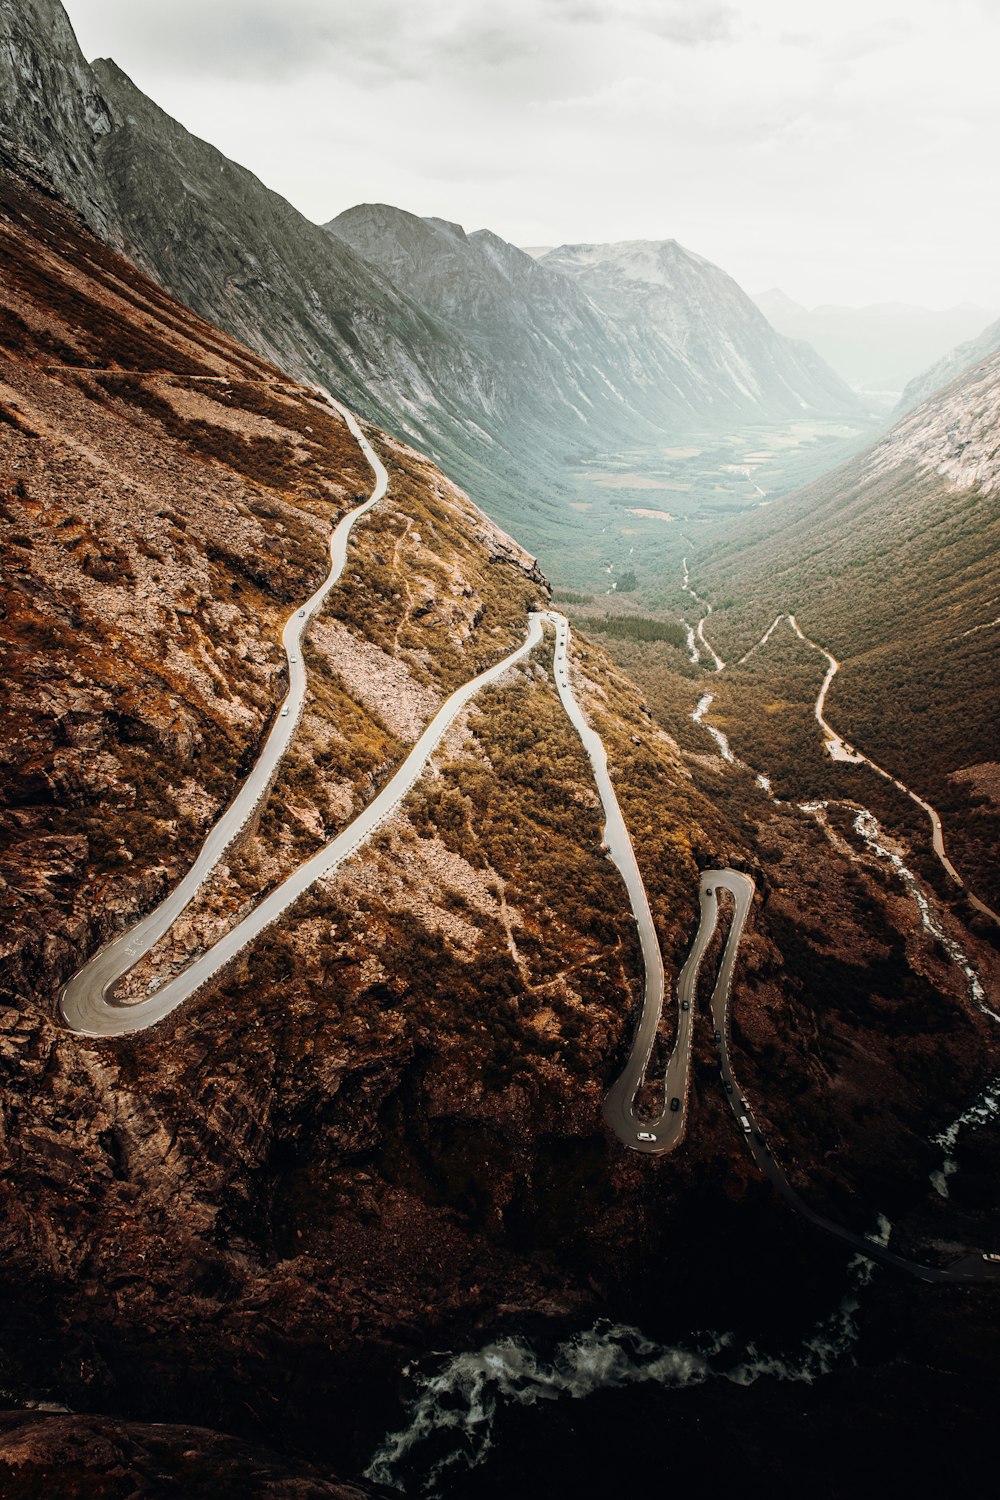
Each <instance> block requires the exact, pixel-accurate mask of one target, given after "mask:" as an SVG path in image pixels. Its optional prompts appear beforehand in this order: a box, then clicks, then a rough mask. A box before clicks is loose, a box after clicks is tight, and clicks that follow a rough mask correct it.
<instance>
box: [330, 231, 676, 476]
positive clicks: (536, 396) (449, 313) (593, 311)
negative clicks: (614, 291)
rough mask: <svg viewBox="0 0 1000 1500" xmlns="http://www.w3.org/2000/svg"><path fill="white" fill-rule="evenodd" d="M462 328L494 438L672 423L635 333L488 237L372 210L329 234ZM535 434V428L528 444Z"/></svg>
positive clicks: (556, 439)
mask: <svg viewBox="0 0 1000 1500" xmlns="http://www.w3.org/2000/svg"><path fill="white" fill-rule="evenodd" d="M327 228H328V230H329V231H330V232H331V234H333V235H335V236H337V238H339V239H343V240H345V241H346V242H347V243H348V244H349V245H350V246H351V248H352V249H353V250H355V251H356V252H357V253H358V255H360V256H362V257H364V259H365V260H367V261H368V262H369V263H370V264H371V265H373V266H375V267H376V268H377V270H378V271H379V272H381V273H382V274H383V275H384V276H386V277H387V278H388V279H389V280H390V281H392V282H393V283H394V284H395V285H397V286H405V287H406V288H407V290H408V291H409V293H410V294H411V295H412V296H413V297H414V298H415V299H416V300H417V301H418V302H419V303H420V305H421V306H422V307H424V308H426V309H427V310H428V312H430V313H431V314H432V316H434V317H435V318H437V319H440V320H441V321H442V322H444V323H447V324H448V325H449V326H450V327H451V328H452V329H454V330H455V331H456V333H457V335H458V338H459V340H460V342H461V344H462V346H463V347H464V348H468V349H471V350H474V351H475V353H476V354H477V355H478V356H479V357H481V358H482V359H483V360H484V362H486V363H488V365H489V367H490V369H491V370H492V372H493V375H494V380H495V396H496V402H495V408H494V412H493V416H492V422H493V429H494V431H497V430H499V431H500V432H502V433H503V432H509V434H510V438H509V441H508V444H507V445H508V446H512V445H513V443H514V442H515V441H516V439H515V435H514V433H515V431H516V433H517V434H518V435H520V436H522V437H523V439H524V440H525V441H526V442H528V443H529V444H530V447H531V449H532V451H536V452H537V451H539V450H541V451H543V452H544V451H545V449H546V447H548V448H549V449H550V450H555V451H557V452H558V451H559V450H560V448H561V450H562V454H563V456H564V457H566V458H568V457H569V455H570V454H571V453H573V452H574V450H576V451H579V447H580V444H581V442H583V441H587V442H588V443H609V442H613V441H615V440H616V435H617V439H618V440H621V439H622V438H624V437H625V436H627V435H630V436H631V437H632V439H633V440H639V439H641V438H646V439H647V440H648V439H650V438H651V437H653V436H654V434H655V431H656V428H655V426H654V425H653V424H655V423H656V422H658V421H659V420H661V419H662V415H663V414H662V411H661V410H658V409H657V408H658V402H657V400H656V399H655V397H651V395H650V390H649V387H648V385H647V384H645V383H644V381H643V379H642V372H641V366H640V361H639V360H638V359H637V357H636V354H635V351H634V349H633V348H632V346H631V344H630V342H629V340H628V338H627V337H626V335H625V333H623V332H622V330H620V329H619V328H618V327H617V326H616V324H615V323H614V322H613V320H612V319H611V318H609V317H608V316H607V315H606V314H605V313H603V312H602V311H601V309H600V308H598V307H597V306H595V304H594V303H593V302H592V301H591V299H590V298H589V297H588V296H587V294H586V293H585V292H584V291H583V290H582V288H580V287H579V286H578V285H577V284H576V282H574V281H573V280H571V279H570V278H568V277H566V276H562V275H560V274H559V273H558V272H555V271H552V270H550V269H549V268H548V267H547V266H546V265H542V264H539V263H538V262H537V261H535V260H533V259H532V258H531V257H530V256H529V255H527V254H525V252H524V251H522V250H518V249H517V248H516V247H515V246H514V245H510V244H508V243H507V242H506V241H505V240H502V239H500V238H499V236H497V235H495V234H493V233H492V232H491V231H490V230H487V229H480V230H477V231H476V232H475V233H473V234H466V232H465V230H464V229H463V228H462V227H461V225H458V224H449V223H447V222H446V221H445V220H442V219H427V218H424V219H421V218H417V217H416V216H415V215H414V214H409V213H406V212H404V211H403V210H402V209H398V208H391V207H388V206H387V205H385V204H362V205H359V206H358V207H356V208H351V209H348V210H347V211H346V212H345V213H342V214H340V215H338V217H337V218H336V219H333V220H331V222H330V223H329V224H328V225H327ZM529 429H531V432H530V436H529Z"/></svg>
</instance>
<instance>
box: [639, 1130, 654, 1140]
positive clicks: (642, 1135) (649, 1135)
mask: <svg viewBox="0 0 1000 1500" xmlns="http://www.w3.org/2000/svg"><path fill="white" fill-rule="evenodd" d="M636 1140H638V1141H655V1140H656V1136H655V1135H654V1134H653V1132H652V1131H651V1130H640V1131H638V1132H637V1134H636Z"/></svg>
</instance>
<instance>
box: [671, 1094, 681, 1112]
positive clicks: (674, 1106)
mask: <svg viewBox="0 0 1000 1500" xmlns="http://www.w3.org/2000/svg"><path fill="white" fill-rule="evenodd" d="M680 1107H681V1101H680V1100H679V1099H678V1097H677V1095H676V1094H675V1095H674V1097H673V1098H672V1099H671V1101H670V1108H671V1111H672V1112H673V1113H674V1114H676V1113H677V1111H678V1110H679V1109H680Z"/></svg>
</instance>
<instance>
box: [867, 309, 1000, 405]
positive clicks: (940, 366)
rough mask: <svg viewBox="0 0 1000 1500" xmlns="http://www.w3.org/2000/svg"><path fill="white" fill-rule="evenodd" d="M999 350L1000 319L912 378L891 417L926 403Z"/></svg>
mask: <svg viewBox="0 0 1000 1500" xmlns="http://www.w3.org/2000/svg"><path fill="white" fill-rule="evenodd" d="M998 349H1000V319H997V321H996V322H995V323H991V324H990V325H989V327H988V328H984V329H983V331H982V333H981V334H980V335H979V336H978V338H974V339H969V340H967V342H966V343H964V344H959V345H958V346H957V347H956V348H954V349H951V350H949V352H948V353H947V354H946V355H945V356H944V358H943V359H939V360H938V362H937V364H934V365H931V367H930V369H929V370H924V371H923V372H922V374H920V375H917V376H915V377H914V379H913V380H911V381H910V382H909V384H908V385H907V386H906V388H905V389H904V391H903V394H902V396H901V397H900V400H899V405H898V406H897V408H896V410H895V412H894V413H893V415H894V416H896V417H900V416H902V415H904V413H906V412H908V411H912V410H913V408H914V407H915V406H919V405H920V404H921V402H923V401H926V400H927V398H928V396H932V395H933V394H934V392H935V391H938V390H940V389H941V388H942V387H943V386H946V385H949V384H950V383H951V381H953V380H955V379H956V378H957V377H958V376H959V375H963V374H964V373H965V372H966V370H971V369H972V367H973V366H974V365H978V364H979V362H980V360H983V359H986V357H987V356H988V355H990V354H993V353H995V352H996V351H997V350H998Z"/></svg>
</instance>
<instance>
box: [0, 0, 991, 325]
mask: <svg viewBox="0 0 1000 1500" xmlns="http://www.w3.org/2000/svg"><path fill="white" fill-rule="evenodd" d="M0 3H2V0H0ZM66 6H67V10H68V11H69V14H70V17H71V19H72V21H73V22H74V25H76V26H77V28H78V32H79V35H80V38H81V43H82V45H83V46H84V49H85V51H87V52H88V55H90V56H94V55H97V54H102V55H106V54H110V55H112V56H114V57H115V59H116V61H117V62H118V63H119V64H120V65H121V66H122V67H123V68H124V69H125V70H126V72H128V73H129V74H130V75H131V76H132V77H133V78H134V80H135V82H136V83H137V85H138V86H139V87H140V88H143V89H144V90H145V91H146V92H148V93H149V94H150V95H151V96H152V97H153V98H154V99H156V100H157V102H158V103H160V104H161V105H162V106H163V107H164V108H166V109H168V110H169V111H170V112H171V113H172V114H174V115H175V116H176V117H177V118H178V119H180V120H181V121H182V122H183V123H184V124H185V125H187V126H188V128H189V129H192V130H194V131H195V132H196V133H197V134H199V135H201V136H203V137H205V138H207V139H209V140H211V141H213V142H214V143H215V144H216V145H218V146H219V147H220V149H222V150H223V151H225V152H226V153H227V154H228V155H230V156H233V157H235V158H236V159H237V160H239V161H241V162H243V163H244V164H245V165H247V166H249V167H250V168H251V169H252V170H253V171H255V172H256V173H257V174H258V175H259V176H260V177H262V178H263V179H264V181H266V182H268V183H269V184H270V185H272V186H273V187H275V188H277V189H278V190H279V191H280V192H283V193H284V194H285V195H286V196H288V197H289V198H291V200H292V201H293V202H294V203H295V204H296V205H297V206H298V207H299V208H301V209H302V210H303V211H304V212H306V213H307V214H309V215H310V216H311V217H313V218H316V219H327V218H330V217H331V216H332V215H333V214H334V213H336V212H338V211H339V210H340V209H342V208H346V207H348V206H349V205H350V204H351V203H353V202H358V201H383V202H393V203H397V204H398V205H399V206H400V207H403V208H410V209H412V210H414V211H415V212H418V213H426V214H437V215H440V216H441V217H444V218H447V219H450V220H458V221H461V222H463V223H465V225H466V227H467V228H478V227H482V226H489V227H491V228H494V229H496V230H497V231H498V232H499V233H501V234H503V235H505V236H506V237H507V238H511V239H514V240H515V241H520V242H522V243H528V244H532V243H559V242H563V241H569V240H588V239H599V240H600V239H633V238H667V237H677V238H678V239H680V240H681V241H682V242H684V243H687V244H688V245H690V247H691V248H692V249H694V250H697V251H700V252H701V253H703V254H706V255H709V256H710V257H712V258H714V259H717V260H718V261H719V262H720V263H721V264H722V265H724V266H725V267H726V269H727V270H730V271H731V272H733V273H734V274H736V276H737V279H743V280H744V281H746V282H748V283H750V284H751V286H757V285H761V286H763V285H772V284H775V283H781V282H782V281H784V282H785V283H786V285H785V290H786V291H788V292H789V293H790V294H792V295H796V296H797V297H798V298H799V300H802V301H807V302H808V301H810V300H812V301H814V302H819V301H825V300H843V301H851V300H855V301H864V300H869V301H876V300H884V299H887V298H890V297H893V296H900V297H903V298H909V299H911V300H921V299H923V300H924V301H927V302H932V303H933V302H937V303H939V304H944V303H946V302H948V301H950V300H959V299H960V298H961V297H971V298H974V299H976V300H979V301H983V302H987V303H990V304H992V303H993V302H994V301H996V300H1000V284H998V283H1000V273H997V272H996V271H995V270H994V269H991V265H992V262H991V256H992V253H993V252H992V247H993V246H995V244H996V240H997V234H998V231H1000V223H998V209H997V205H996V200H995V195H992V194H991V193H990V184H991V183H992V181H993V180H994V178H995V165H994V162H993V154H994V153H993V146H994V143H995V140H996V138H997V133H998V126H1000V97H998V94H997V90H996V87H995V79H994V73H995V59H996V57H997V55H998V54H1000V6H998V5H997V4H996V0H949V5H948V6H947V7H945V6H943V5H941V3H940V0H837V4H836V5H822V6H820V5H804V4H802V0H494V3H493V4H492V5H489V6H487V5H485V4H483V3H482V0H422V3H421V4H420V5H417V4H415V3H414V0H405V3H404V0H365V3H364V5H359V4H358V3H357V0H172V4H171V5H170V6H169V7H167V6H161V5H155V6H154V5H146V4H141V3H137V0H66ZM949 255H950V257H951V264H952V265H953V267H954V272H953V276H952V278H951V281H950V282H949V281H948V279H947V276H946V268H947V265H948V263H949V261H948V258H949ZM789 267H793V268H794V267H797V268H798V269H797V270H796V272H795V277H794V279H793V277H792V274H791V272H790V271H789Z"/></svg>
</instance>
